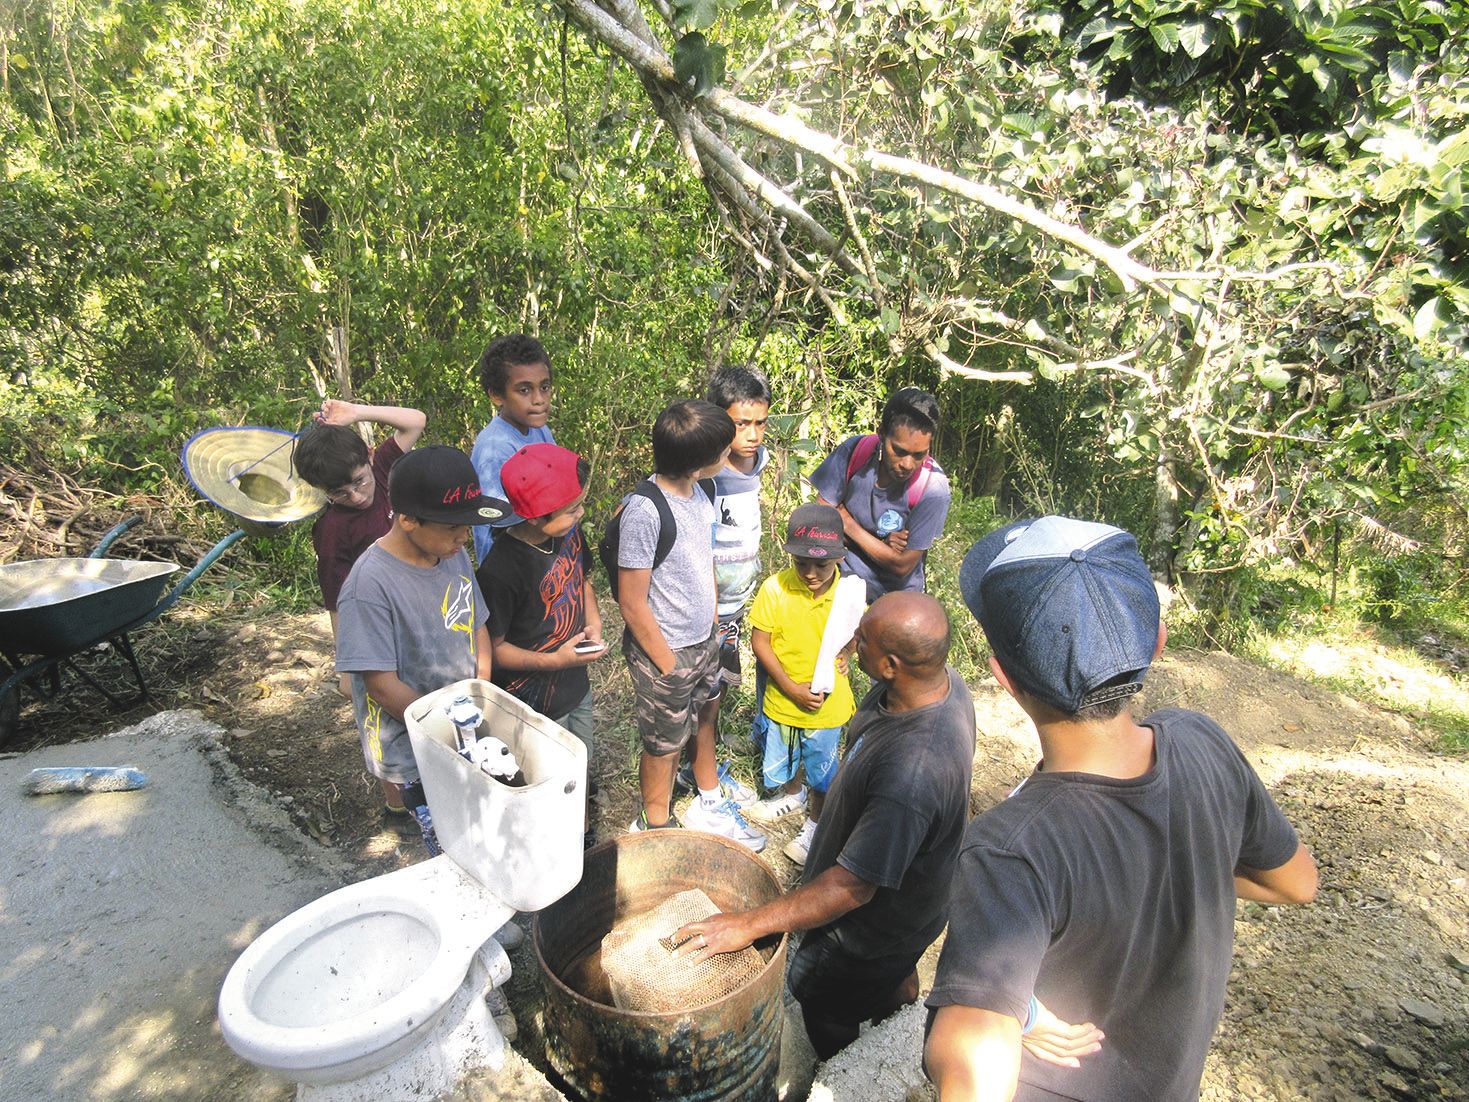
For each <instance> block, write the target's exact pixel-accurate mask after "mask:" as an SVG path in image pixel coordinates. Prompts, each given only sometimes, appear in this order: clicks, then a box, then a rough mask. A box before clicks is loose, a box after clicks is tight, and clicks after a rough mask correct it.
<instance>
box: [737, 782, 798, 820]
mask: <svg viewBox="0 0 1469 1102" xmlns="http://www.w3.org/2000/svg"><path fill="white" fill-rule="evenodd" d="M805 806H806V789H805V788H804V787H802V788H798V789H796V791H794V792H785V791H781V792H777V793H776V794H775V795H774V796H767V797H766V798H765V799H763V800H761V801H759V802H758V803H753V804H751V805H750V806H749V807H747V808H745V814H747V815H749V816H750V818H752V819H759V820H760V821H761V822H763V823H773V822H775V820H777V819H783V818H785V817H786V816H787V815H790V814H792V813H793V812H796V811H800V810H801V809H802V808H804V807H805Z"/></svg>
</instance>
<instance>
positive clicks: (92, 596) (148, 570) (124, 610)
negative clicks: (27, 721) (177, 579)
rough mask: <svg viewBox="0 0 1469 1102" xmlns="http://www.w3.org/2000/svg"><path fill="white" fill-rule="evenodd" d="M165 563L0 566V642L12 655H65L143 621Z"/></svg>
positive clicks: (162, 581)
mask: <svg viewBox="0 0 1469 1102" xmlns="http://www.w3.org/2000/svg"><path fill="white" fill-rule="evenodd" d="M178 569H179V566H178V564H177V563H171V562H134V561H130V560H127V559H31V560H29V561H27V562H13V563H7V564H6V565H4V566H0V639H3V640H4V646H5V649H6V650H8V651H11V652H13V653H17V654H42V655H47V656H50V655H58V654H71V653H75V652H76V651H79V650H81V649H82V648H83V647H85V646H86V645H87V644H89V643H91V642H93V641H95V640H100V639H105V638H107V637H108V636H109V635H110V634H112V633H113V632H114V631H116V630H118V629H119V628H122V627H126V626H127V625H128V624H130V623H132V622H133V621H134V620H137V619H139V618H140V617H143V616H146V615H147V614H148V613H149V612H151V611H152V610H153V608H154V606H155V605H157V604H158V598H159V595H160V594H161V593H162V592H163V587H164V586H166V585H167V584H168V576H169V575H170V574H172V573H174V572H175V571H176V570H178Z"/></svg>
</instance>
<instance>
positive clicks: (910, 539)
mask: <svg viewBox="0 0 1469 1102" xmlns="http://www.w3.org/2000/svg"><path fill="white" fill-rule="evenodd" d="M938 431H939V405H938V400H937V399H936V398H934V396H933V395H932V394H929V393H928V392H927V391H925V390H919V389H918V388H917V387H912V386H905V387H903V389H901V390H899V391H898V392H897V393H895V394H894V395H893V396H892V397H891V398H889V399H888V403H887V405H886V406H884V407H883V411H882V420H881V422H880V423H879V425H878V430H877V432H876V433H869V434H868V435H866V436H852V437H848V438H847V439H846V440H844V441H842V443H841V444H839V445H838V446H837V449H836V451H834V452H832V453H831V454H830V455H829V456H827V457H826V459H825V460H824V461H823V462H822V464H821V466H819V467H817V468H816V470H815V472H814V473H813V474H812V475H811V477H810V482H811V485H812V486H814V487H816V492H817V494H819V495H820V498H821V500H822V501H823V502H825V503H826V504H827V505H834V506H836V508H837V511H838V512H839V513H841V515H842V531H843V534H844V535H845V536H846V540H847V549H848V550H849V551H851V552H852V553H851V554H849V555H848V556H847V557H846V559H845V560H844V561H843V563H842V573H844V574H856V575H857V576H858V577H859V578H861V579H862V580H863V581H865V582H866V583H867V600H868V602H869V603H871V602H872V601H875V600H877V598H879V597H881V596H882V595H883V594H884V593H893V592H896V591H899V590H905V589H911V590H917V591H919V592H922V591H923V587H924V572H923V564H924V559H925V558H926V557H927V555H928V549H929V548H930V547H932V546H933V542H934V540H936V539H938V538H939V536H940V535H942V534H943V531H944V521H945V520H946V519H947V518H948V515H949V480H948V477H947V476H946V475H945V474H944V472H943V469H942V468H941V467H939V465H938V463H937V462H936V461H935V460H934V458H933V454H932V452H933V444H934V438H935V437H936V436H937V435H938Z"/></svg>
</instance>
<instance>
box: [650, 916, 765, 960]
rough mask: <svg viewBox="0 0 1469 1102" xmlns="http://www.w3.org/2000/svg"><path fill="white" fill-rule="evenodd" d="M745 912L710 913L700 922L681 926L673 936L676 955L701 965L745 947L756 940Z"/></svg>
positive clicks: (674, 953)
mask: <svg viewBox="0 0 1469 1102" xmlns="http://www.w3.org/2000/svg"><path fill="white" fill-rule="evenodd" d="M744 917H745V916H744V915H738V914H731V915H726V914H718V915H710V916H709V917H708V918H706V919H703V920H702V921H699V922H690V923H689V924H688V925H687V926H680V927H679V928H678V929H677V930H675V931H674V932H673V935H672V937H670V938H669V940H670V941H672V942H673V944H674V950H673V955H674V956H676V957H689V958H690V959H691V960H692V961H693V963H695V964H699V963H701V962H703V961H705V960H708V959H709V958H710V957H712V956H714V955H715V954H717V953H733V952H736V951H737V950H740V949H743V948H745V946H747V945H750V944H752V943H753V942H754V940H755V934H754V932H753V931H752V930H751V929H750V928H749V926H748V924H747V923H746V922H745V921H744Z"/></svg>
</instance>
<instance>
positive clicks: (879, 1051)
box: [810, 1002, 937, 1102]
mask: <svg viewBox="0 0 1469 1102" xmlns="http://www.w3.org/2000/svg"><path fill="white" fill-rule="evenodd" d="M927 1013H928V1012H927V1011H926V1010H925V1009H924V1007H923V1003H921V1002H917V1003H914V1004H913V1005H912V1006H905V1007H904V1008H903V1009H902V1010H900V1011H898V1012H897V1013H896V1014H894V1015H893V1016H892V1017H891V1018H889V1019H888V1020H887V1021H885V1022H882V1023H881V1024H879V1025H875V1026H872V1027H871V1028H870V1029H868V1030H867V1031H866V1032H864V1033H863V1034H862V1036H861V1037H859V1038H857V1040H855V1041H853V1042H852V1043H851V1044H850V1045H848V1046H847V1047H846V1048H844V1049H842V1051H841V1052H839V1053H837V1054H836V1055H835V1056H833V1057H832V1058H831V1059H830V1060H828V1061H827V1062H826V1063H824V1064H822V1065H821V1066H820V1067H818V1068H817V1069H816V1081H815V1082H814V1083H813V1084H812V1085H811V1094H810V1102H927V1100H928V1099H931V1098H935V1097H937V1096H936V1095H934V1094H933V1093H932V1091H931V1088H930V1086H929V1083H928V1080H927V1079H926V1078H924V1075H923V1069H922V1067H921V1066H920V1062H921V1060H922V1057H923V1022H924V1019H925V1017H927Z"/></svg>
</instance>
